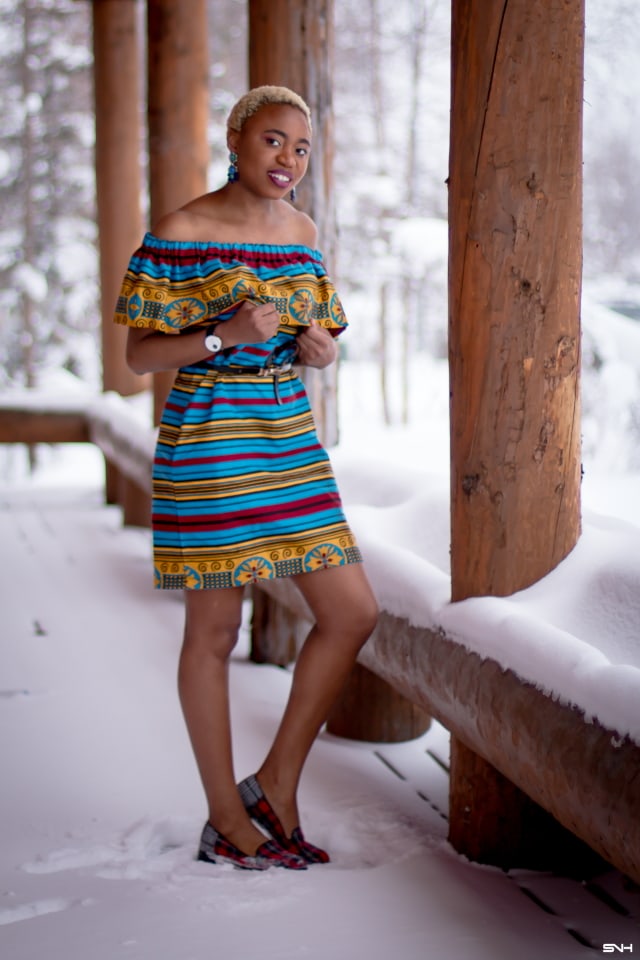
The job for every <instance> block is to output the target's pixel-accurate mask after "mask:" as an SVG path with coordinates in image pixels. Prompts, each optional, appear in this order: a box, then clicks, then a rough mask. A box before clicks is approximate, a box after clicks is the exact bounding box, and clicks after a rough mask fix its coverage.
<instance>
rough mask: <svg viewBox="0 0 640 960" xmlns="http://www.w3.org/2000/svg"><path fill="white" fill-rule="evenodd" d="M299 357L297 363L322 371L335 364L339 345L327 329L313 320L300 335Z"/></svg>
mask: <svg viewBox="0 0 640 960" xmlns="http://www.w3.org/2000/svg"><path fill="white" fill-rule="evenodd" d="M297 341H298V356H297V358H296V361H297V362H298V363H301V364H303V365H304V366H305V367H317V368H318V369H322V368H323V367H328V366H329V365H330V364H331V363H334V361H335V360H336V358H337V356H338V344H337V343H336V341H335V339H334V338H333V337H332V336H331V334H330V333H329V331H328V330H327V329H326V328H325V327H321V326H320V324H319V323H317V322H316V321H315V320H312V321H311V323H310V325H309V326H308V327H305V329H304V330H303V331H302V333H299V334H298V337H297Z"/></svg>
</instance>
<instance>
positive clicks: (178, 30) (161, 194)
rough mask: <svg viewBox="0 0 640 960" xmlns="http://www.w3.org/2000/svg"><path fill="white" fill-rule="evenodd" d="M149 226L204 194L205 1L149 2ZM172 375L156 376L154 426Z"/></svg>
mask: <svg viewBox="0 0 640 960" xmlns="http://www.w3.org/2000/svg"><path fill="white" fill-rule="evenodd" d="M147 33H148V125H149V194H150V219H151V225H152V226H153V224H155V223H156V222H157V221H158V220H159V219H160V218H161V217H162V216H164V215H165V214H166V213H169V212H171V211H172V210H175V209H176V208H177V207H180V206H181V205H182V204H184V203H187V201H189V200H191V199H193V198H194V197H197V196H198V195H199V194H202V193H204V192H205V191H206V189H207V164H208V146H207V119H208V72H207V71H208V52H207V10H206V0H189V4H188V12H187V11H186V10H185V5H184V4H179V3H176V2H175V0H147ZM174 376H175V374H174V373H173V372H172V371H167V372H166V373H164V372H163V373H161V374H155V376H154V419H155V422H156V423H158V422H159V420H160V416H161V414H162V408H163V406H164V402H165V400H166V398H167V395H168V393H169V391H170V389H171V386H172V384H173V380H174Z"/></svg>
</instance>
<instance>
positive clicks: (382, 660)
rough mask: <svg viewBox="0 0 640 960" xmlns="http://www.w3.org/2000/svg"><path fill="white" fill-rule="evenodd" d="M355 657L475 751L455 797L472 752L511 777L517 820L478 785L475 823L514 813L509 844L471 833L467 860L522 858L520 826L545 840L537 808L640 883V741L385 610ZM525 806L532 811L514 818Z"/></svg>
mask: <svg viewBox="0 0 640 960" xmlns="http://www.w3.org/2000/svg"><path fill="white" fill-rule="evenodd" d="M360 662H361V663H363V664H364V666H367V667H368V668H369V669H370V670H373V671H374V672H375V673H377V674H378V675H379V676H381V677H383V678H384V679H386V680H387V682H388V683H391V684H392V686H393V687H394V688H395V689H396V690H398V691H399V692H400V693H402V694H403V695H404V696H405V697H407V698H408V699H410V700H412V701H413V702H414V703H416V704H418V705H420V706H421V707H422V708H423V709H424V710H426V711H427V712H429V713H430V714H431V715H432V716H433V717H435V718H436V719H437V720H439V721H440V722H441V723H442V724H443V725H444V726H445V727H446V728H447V729H448V730H450V731H451V734H452V736H453V737H454V738H456V739H457V740H458V741H460V743H461V744H463V745H464V746H465V747H466V748H468V750H469V751H470V752H471V753H472V756H471V758H470V762H469V763H466V764H465V762H464V758H463V762H462V764H461V766H460V767H459V768H458V769H457V770H454V771H453V784H452V793H454V794H455V792H456V791H464V790H465V789H466V787H465V786H464V784H463V783H461V782H460V781H462V780H464V779H465V778H467V779H471V780H475V779H476V778H477V763H476V760H475V759H474V758H473V754H477V755H478V756H479V757H480V758H482V759H483V760H484V761H486V762H487V763H488V764H491V766H492V767H494V768H495V771H496V772H497V773H498V774H500V775H502V777H503V778H508V781H510V783H505V784H503V787H504V791H505V793H504V794H503V796H507V797H510V798H511V799H512V801H513V803H514V806H515V809H516V812H517V814H518V820H519V825H518V823H516V822H515V818H514V817H513V815H512V811H510V810H509V808H508V805H507V804H504V803H501V800H500V797H499V794H500V792H501V791H500V788H499V787H498V788H497V789H496V784H495V783H494V784H492V790H493V792H494V794H496V796H494V797H493V799H491V800H490V801H488V799H487V797H488V795H487V791H486V790H483V803H482V805H481V806H480V807H478V806H477V803H476V804H475V807H476V812H477V816H474V818H473V820H474V823H473V825H474V828H475V833H477V832H478V823H479V820H480V819H481V818H482V817H484V818H485V821H484V822H485V825H486V822H487V818H488V815H489V809H490V805H491V806H493V809H494V811H495V810H496V809H501V810H502V812H503V816H504V817H507V816H509V817H511V820H510V822H508V821H507V820H505V819H503V821H502V825H501V829H502V830H503V831H507V832H509V834H510V836H511V840H512V845H510V847H509V848H505V845H504V842H503V841H500V840H499V835H497V834H496V833H495V831H494V832H493V834H492V836H493V837H494V838H496V836H497V839H498V841H499V846H498V848H497V849H495V848H494V849H493V850H492V849H491V848H490V847H488V846H487V845H485V846H484V847H483V849H482V850H481V851H479V850H478V847H477V844H478V842H481V841H477V840H474V839H473V838H470V839H469V831H467V839H468V840H469V843H468V845H466V846H465V847H464V848H463V849H462V852H463V853H465V855H466V856H469V857H470V859H473V858H474V857H476V856H478V854H479V853H480V854H481V857H482V862H484V863H498V864H499V865H501V866H507V865H508V866H513V867H515V866H519V865H523V863H524V864H526V858H527V857H528V851H527V848H526V846H525V847H524V848H522V847H521V846H519V845H518V844H517V842H516V841H517V837H518V829H524V826H525V825H526V824H527V823H528V824H530V825H531V826H532V828H533V829H534V830H536V831H538V832H537V834H536V835H537V839H538V842H539V843H542V842H543V838H542V837H541V834H540V832H539V829H538V827H539V825H540V824H541V822H542V821H541V819H540V818H539V814H538V813H537V812H535V807H534V804H537V805H538V806H540V807H542V808H543V809H544V810H546V811H547V812H548V813H549V814H551V816H552V817H554V818H555V820H557V821H558V823H560V824H562V826H564V827H565V828H566V829H567V830H569V831H570V832H571V833H573V834H575V836H577V837H579V838H580V839H581V840H583V841H584V842H585V843H586V844H588V845H589V846H590V847H591V849H592V850H594V851H596V853H598V854H599V855H600V856H602V857H603V858H604V859H605V860H607V861H608V862H609V863H612V864H613V865H614V866H616V867H617V868H618V869H619V870H621V871H622V872H623V873H625V874H627V875H628V876H629V877H631V878H633V879H634V880H635V881H636V882H640V821H639V820H638V816H637V811H638V810H639V809H640V778H639V777H638V776H637V771H638V769H640V745H638V744H637V743H635V742H634V741H632V740H630V739H629V737H624V736H621V735H620V734H619V733H618V732H617V731H615V730H609V729H606V728H605V727H603V726H602V725H601V724H600V723H598V722H597V721H592V720H591V719H590V718H586V717H585V715H584V713H583V712H582V711H580V710H579V709H578V708H576V707H571V706H569V705H567V704H564V703H560V702H559V701H558V700H557V699H556V698H553V697H551V696H548V695H546V694H545V693H543V692H542V691H541V690H539V689H538V688H536V687H534V686H533V685H531V684H529V683H526V682H524V681H523V680H522V679H521V678H520V677H518V676H516V674H515V673H513V672H512V671H511V670H505V669H504V667H502V666H501V665H500V664H498V663H497V662H495V661H494V660H490V659H488V658H487V659H482V658H481V657H479V656H478V655H477V654H475V653H470V652H469V650H467V649H466V648H465V647H464V646H463V645H462V644H460V643H456V642H454V641H453V640H451V639H449V638H447V637H446V636H445V635H444V633H443V632H442V631H439V630H437V629H435V630H427V629H424V628H418V627H413V626H411V625H410V624H408V623H407V622H406V621H403V620H401V619H399V618H398V617H393V616H391V615H390V614H387V613H383V614H382V615H381V617H380V621H379V623H378V626H377V628H376V630H375V632H374V635H373V637H372V638H371V640H370V641H369V642H368V643H367V645H366V646H365V648H364V650H363V651H362V653H361V656H360ZM455 749H456V748H455V747H454V753H455ZM484 775H485V774H484V773H483V776H484ZM512 784H513V785H515V786H516V787H518V788H519V790H520V791H522V792H523V793H524V794H526V796H527V797H528V798H530V800H532V801H534V804H531V803H530V802H529V801H527V800H526V799H525V800H524V803H520V802H519V801H518V796H517V793H516V791H514V790H513V787H512ZM467 805H468V806H472V805H470V804H468V803H467ZM523 806H526V807H528V809H527V810H525V812H524V815H523V816H522V817H520V814H522V808H523ZM459 809H460V808H459ZM453 829H454V838H453V839H456V833H457V837H460V828H459V827H458V826H457V825H456V826H454V827H453ZM456 849H460V848H459V847H456ZM547 849H548V847H547ZM538 866H540V864H538Z"/></svg>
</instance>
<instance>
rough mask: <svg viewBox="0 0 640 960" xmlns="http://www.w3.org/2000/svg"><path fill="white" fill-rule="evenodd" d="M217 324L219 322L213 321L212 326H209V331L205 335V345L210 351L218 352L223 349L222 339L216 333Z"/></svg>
mask: <svg viewBox="0 0 640 960" xmlns="http://www.w3.org/2000/svg"><path fill="white" fill-rule="evenodd" d="M217 326H218V324H217V323H212V324H211V326H210V327H207V332H206V333H205V335H204V345H205V347H206V348H207V350H208V351H209V353H218V352H219V351H220V350H222V340H221V339H220V337H219V336H218V334H217V333H216V327H217Z"/></svg>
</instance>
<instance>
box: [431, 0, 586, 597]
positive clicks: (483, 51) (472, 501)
mask: <svg viewBox="0 0 640 960" xmlns="http://www.w3.org/2000/svg"><path fill="white" fill-rule="evenodd" d="M452 9H453V20H452V53H453V76H452V107H451V164H450V179H449V190H450V202H449V223H450V268H449V269H450V277H449V290H450V341H449V359H450V376H451V447H452V451H451V455H452V470H451V501H452V504H451V505H452V534H451V566H452V594H453V599H454V600H461V599H464V598H465V597H469V596H478V595H484V594H493V595H506V594H510V593H513V592H514V591H516V590H520V589H523V588H524V587H527V586H529V585H530V584H531V583H533V582H535V581H536V580H538V579H540V578H541V577H543V576H544V575H545V574H547V573H548V572H549V571H550V570H551V569H553V567H555V566H556V564H558V563H559V561H560V560H562V559H563V558H564V557H565V556H566V555H567V553H568V552H569V551H570V550H571V549H572V548H573V547H574V545H575V543H576V540H577V538H578V535H579V527H580V402H579V380H580V324H579V316H580V290H581V267H582V246H581V236H582V235H581V195H582V190H581V187H582V97H583V46H584V0H564V2H562V3H560V2H558V0H540V2H539V3H535V4H532V3H530V2H529V0H506V2H504V3H500V4H489V5H487V6H486V7H485V6H482V9H480V7H479V6H478V4H477V3H475V2H474V0H453V8H452Z"/></svg>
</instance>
